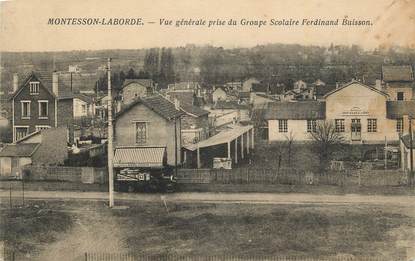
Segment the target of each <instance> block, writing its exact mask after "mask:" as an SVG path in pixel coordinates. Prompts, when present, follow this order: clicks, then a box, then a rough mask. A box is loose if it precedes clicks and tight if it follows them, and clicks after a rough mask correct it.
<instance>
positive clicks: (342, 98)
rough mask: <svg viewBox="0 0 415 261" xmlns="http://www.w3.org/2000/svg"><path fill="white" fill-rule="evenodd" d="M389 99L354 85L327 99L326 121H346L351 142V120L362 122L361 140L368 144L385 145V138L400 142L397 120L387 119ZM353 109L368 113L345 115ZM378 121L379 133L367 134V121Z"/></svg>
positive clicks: (348, 137)
mask: <svg viewBox="0 0 415 261" xmlns="http://www.w3.org/2000/svg"><path fill="white" fill-rule="evenodd" d="M386 100H387V97H386V96H384V95H382V94H380V93H378V92H376V91H373V90H370V89H368V88H366V87H364V86H362V85H360V84H359V83H353V84H351V85H349V86H347V87H345V88H343V89H341V90H339V91H337V92H335V93H333V94H331V95H330V96H328V97H327V98H326V119H327V120H334V119H345V133H344V135H345V138H346V139H347V140H351V120H352V119H354V118H358V119H360V120H361V126H362V132H361V138H362V141H363V142H367V143H372V142H373V143H383V142H384V141H385V136H386V138H387V139H388V140H396V141H397V140H398V138H399V136H398V133H397V132H396V120H389V119H387V118H386ZM352 108H358V110H357V111H361V112H367V113H361V114H358V115H354V116H348V115H344V112H348V111H350V110H351V109H352ZM371 118H374V119H377V132H367V119H371Z"/></svg>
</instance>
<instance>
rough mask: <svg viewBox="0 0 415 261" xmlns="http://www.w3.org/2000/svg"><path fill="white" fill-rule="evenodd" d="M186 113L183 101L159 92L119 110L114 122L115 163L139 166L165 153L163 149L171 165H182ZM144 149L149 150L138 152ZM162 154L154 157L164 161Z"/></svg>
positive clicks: (138, 99) (136, 100) (156, 159)
mask: <svg viewBox="0 0 415 261" xmlns="http://www.w3.org/2000/svg"><path fill="white" fill-rule="evenodd" d="M182 115H183V112H182V110H181V109H180V107H179V104H174V103H173V102H170V101H169V100H167V99H166V98H164V97H162V96H161V95H158V94H156V95H153V96H148V97H140V98H137V99H135V100H134V101H133V102H131V103H130V104H128V105H126V106H124V107H123V108H122V109H121V111H120V112H118V113H117V115H116V117H115V122H114V145H115V157H114V166H116V165H117V166H125V164H127V165H128V164H130V163H131V164H130V165H131V166H132V165H134V164H137V166H139V165H140V164H141V163H143V162H147V160H148V159H149V158H151V157H153V156H155V155H159V156H160V155H161V156H163V155H164V152H163V151H165V154H166V157H167V161H166V162H167V164H168V165H171V166H177V165H179V164H180V163H181V155H180V151H181V120H180V118H181V117H182ZM142 151H147V153H144V154H139V153H138V152H140V153H141V152H142ZM161 152H163V153H161ZM135 153H138V154H135ZM134 155H135V156H136V157H135V156H134ZM161 156H160V157H157V158H154V160H155V161H157V162H159V161H161V160H163V158H162V157H161ZM143 157H147V158H143ZM126 161H132V162H126ZM159 163H160V162H159ZM123 164H124V165H123Z"/></svg>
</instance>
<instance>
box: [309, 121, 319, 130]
mask: <svg viewBox="0 0 415 261" xmlns="http://www.w3.org/2000/svg"><path fill="white" fill-rule="evenodd" d="M307 132H317V122H316V120H307Z"/></svg>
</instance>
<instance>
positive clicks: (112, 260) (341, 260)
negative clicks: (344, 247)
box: [84, 253, 403, 261]
mask: <svg viewBox="0 0 415 261" xmlns="http://www.w3.org/2000/svg"><path fill="white" fill-rule="evenodd" d="M84 260H85V261H102V260H107V261H133V260H134V261H135V260H143V261H156V260H157V261H158V260H169V261H170V260H171V261H217V260H231V261H257V260H260V261H386V260H387V259H385V258H377V257H328V258H312V257H295V256H294V257H289V256H232V255H227V256H179V255H157V256H145V255H137V254H134V253H115V254H114V253H85V256H84ZM396 260H398V259H396ZM399 260H400V259H399ZM402 260H403V259H402ZM388 261H390V260H388Z"/></svg>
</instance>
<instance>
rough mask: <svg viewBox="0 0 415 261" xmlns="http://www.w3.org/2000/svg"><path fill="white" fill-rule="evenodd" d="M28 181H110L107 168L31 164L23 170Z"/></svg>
mask: <svg viewBox="0 0 415 261" xmlns="http://www.w3.org/2000/svg"><path fill="white" fill-rule="evenodd" d="M23 173H24V178H25V180H27V181H66V182H78V183H87V184H93V183H98V184H103V183H106V182H108V174H107V169H106V168H94V167H63V166H38V165H29V166H26V167H25V168H24V170H23Z"/></svg>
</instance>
